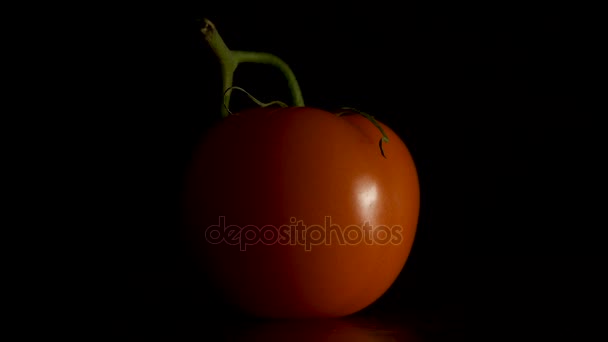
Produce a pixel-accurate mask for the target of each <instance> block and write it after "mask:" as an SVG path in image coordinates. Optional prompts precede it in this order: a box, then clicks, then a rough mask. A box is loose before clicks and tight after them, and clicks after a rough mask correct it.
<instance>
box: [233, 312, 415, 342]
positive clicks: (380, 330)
mask: <svg viewBox="0 0 608 342" xmlns="http://www.w3.org/2000/svg"><path fill="white" fill-rule="evenodd" d="M228 334H229V335H230V336H229V338H228V340H231V341H269V342H271V341H345V342H357V341H421V340H420V339H418V338H416V337H415V335H414V332H413V331H412V330H411V329H408V328H406V327H404V326H399V325H389V324H384V323H381V322H378V321H375V320H371V319H366V318H343V319H326V320H299V321H260V322H256V323H251V322H250V323H243V324H241V325H240V326H239V327H238V328H236V329H234V330H232V331H231V332H228ZM227 337H228V336H227Z"/></svg>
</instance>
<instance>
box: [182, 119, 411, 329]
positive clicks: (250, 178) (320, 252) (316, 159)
mask: <svg viewBox="0 0 608 342" xmlns="http://www.w3.org/2000/svg"><path fill="white" fill-rule="evenodd" d="M380 125H381V126H382V127H383V129H384V130H385V132H386V134H387V136H388V138H389V139H390V141H389V142H388V143H384V144H383V148H384V153H385V155H386V158H385V157H383V156H382V154H381V153H380V148H379V146H378V141H379V140H380V138H381V137H382V135H381V133H380V131H379V130H378V128H376V127H375V126H374V125H373V124H372V123H371V122H370V121H369V120H368V119H366V118H365V117H363V116H360V115H345V116H340V117H338V116H336V115H335V114H332V113H329V112H326V111H323V110H320V109H315V108H309V107H289V108H279V109H277V108H259V109H252V110H247V111H244V112H241V113H238V114H236V115H231V116H228V117H227V118H225V119H224V120H223V121H222V122H221V123H220V124H219V125H217V126H216V127H214V128H213V129H212V130H211V131H210V132H209V133H208V134H207V135H206V138H205V139H204V141H203V142H202V143H201V145H200V146H199V149H198V150H197V151H196V153H195V155H194V159H193V163H192V167H191V169H190V171H189V176H188V180H187V183H186V197H185V202H184V204H185V206H184V208H185V216H186V221H187V224H188V228H189V231H190V233H191V240H192V242H193V243H194V244H195V246H196V248H197V250H198V251H200V253H201V254H200V258H201V262H202V263H203V264H204V265H205V266H206V268H207V271H208V272H209V274H210V275H211V278H212V279H213V280H214V281H215V282H216V284H217V285H218V287H220V288H221V289H222V290H223V291H224V292H225V293H224V296H226V298H228V299H229V300H230V301H231V302H233V303H234V304H235V305H236V306H238V307H239V308H240V309H241V310H243V311H244V312H246V313H249V314H252V315H255V316H261V317H277V318H291V317H340V316H345V315H348V314H351V313H354V312H356V311H359V310H361V309H363V308H365V307H366V306H368V305H369V304H371V303H372V302H373V301H375V300H376V299H377V298H379V297H380V296H381V295H382V294H383V293H384V292H385V291H386V290H387V289H388V288H389V286H390V285H391V284H392V283H393V282H394V280H395V279H396V277H397V275H398V274H399V272H400V271H401V269H402V268H403V266H404V264H405V262H406V259H407V257H408V255H409V253H410V250H411V247H412V243H413V240H414V236H415V232H416V225H417V221H418V212H419V204H420V201H419V198H420V194H419V185H418V177H417V173H416V168H415V165H414V162H413V160H412V157H411V155H410V153H409V151H408V149H407V147H406V146H405V145H404V144H403V142H402V141H401V140H400V139H399V137H398V136H397V135H396V134H395V133H394V132H393V131H392V130H391V129H390V128H388V127H387V126H385V125H383V124H381V123H380ZM220 217H224V223H225V226H229V225H234V226H237V227H241V228H242V227H245V226H247V225H254V226H256V227H258V228H261V227H263V226H266V225H272V226H274V227H280V226H282V225H290V224H292V221H290V219H291V218H295V219H296V220H297V221H302V222H303V223H304V224H305V225H309V226H310V225H320V226H324V224H325V222H326V221H325V220H326V217H330V219H331V223H332V224H334V225H339V228H338V229H340V230H341V231H344V229H345V228H346V227H347V226H349V225H358V226H362V225H363V224H364V222H366V221H367V222H369V226H371V228H372V230H373V229H374V228H375V227H377V226H379V225H385V226H387V227H389V228H390V227H394V226H400V227H402V230H401V233H400V234H396V235H394V239H392V240H394V241H392V240H391V243H388V244H384V245H380V244H373V243H371V244H370V243H364V242H362V243H357V244H339V243H337V240H332V241H331V243H330V244H322V245H313V246H311V248H310V250H305V248H304V246H302V245H299V244H298V245H290V244H287V245H285V244H280V243H273V244H263V243H257V244H252V245H247V246H245V247H246V250H244V251H243V250H241V249H240V248H239V247H240V246H239V245H230V244H228V243H218V244H212V243H209V242H208V240H207V237H206V236H205V229H206V228H207V227H209V226H212V225H218V223H219V222H220V219H219V218H220ZM397 235H400V236H401V239H398V238H397ZM233 241H234V240H233Z"/></svg>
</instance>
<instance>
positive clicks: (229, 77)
mask: <svg viewBox="0 0 608 342" xmlns="http://www.w3.org/2000/svg"><path fill="white" fill-rule="evenodd" d="M201 32H202V33H203V36H204V37H205V40H206V41H207V44H208V45H209V47H210V48H211V50H212V51H213V53H215V55H216V56H217V58H218V59H219V61H220V66H221V68H222V83H223V93H224V94H225V97H224V103H225V104H227V103H230V93H229V92H227V90H228V89H229V88H231V87H232V83H233V79H234V72H235V70H236V68H237V66H238V65H239V64H240V63H259V64H268V65H272V66H274V67H276V68H278V69H279V70H280V71H281V72H282V73H283V75H284V76H285V78H286V79H287V86H288V87H289V90H290V92H291V97H292V101H293V104H294V106H296V107H304V99H303V98H302V91H301V90H300V86H299V85H298V81H297V80H296V77H295V75H294V73H293V71H292V70H291V69H290V68H289V66H288V65H287V63H285V62H284V61H283V60H281V59H280V58H279V57H277V56H275V55H272V54H269V53H263V52H251V51H231V50H230V49H229V48H228V47H227V46H226V43H224V40H223V39H222V37H221V36H220V34H219V33H218V31H217V29H216V28H215V25H214V24H213V23H212V22H211V21H209V20H208V19H205V26H204V27H203V28H202V29H201ZM228 115H229V111H228V108H227V105H224V106H222V117H226V116H228Z"/></svg>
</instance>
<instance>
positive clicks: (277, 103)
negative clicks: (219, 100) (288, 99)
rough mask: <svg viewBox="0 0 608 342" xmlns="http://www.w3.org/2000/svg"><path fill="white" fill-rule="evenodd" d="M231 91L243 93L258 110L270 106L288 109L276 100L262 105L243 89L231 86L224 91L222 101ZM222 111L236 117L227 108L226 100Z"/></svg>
mask: <svg viewBox="0 0 608 342" xmlns="http://www.w3.org/2000/svg"><path fill="white" fill-rule="evenodd" d="M232 90H239V91H242V92H243V93H245V95H247V97H249V99H250V100H251V101H253V102H255V104H257V105H258V106H260V108H266V107H270V106H273V105H278V106H279V107H281V108H286V107H289V106H288V105H287V104H285V103H284V102H282V101H278V100H277V101H270V102H267V103H264V102H262V101H260V100H258V99H257V98H255V96H253V95H251V94H250V93H249V92H248V91H246V90H245V89H243V88H241V87H236V86H232V87H230V88H228V89H226V91H225V92H224V99H226V98H227V95H228V94H229V93H230V92H232ZM224 109H225V110H226V112H227V113H228V114H229V115H236V114H234V113H232V111H231V110H230V108H228V101H226V100H224Z"/></svg>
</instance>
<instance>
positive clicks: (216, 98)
mask: <svg viewBox="0 0 608 342" xmlns="http://www.w3.org/2000/svg"><path fill="white" fill-rule="evenodd" d="M367 6H369V5H354V4H351V5H349V7H348V8H339V9H333V10H332V9H329V8H322V9H321V8H318V7H314V6H310V7H306V8H303V7H305V6H294V7H292V6H287V5H284V6H278V7H275V8H271V7H257V8H256V7H254V6H251V5H250V6H249V7H247V6H245V7H243V5H240V4H239V5H237V4H234V5H231V6H228V5H227V6H225V8H220V7H219V6H215V7H210V6H205V5H197V6H185V7H183V8H177V6H174V7H171V8H168V7H167V6H166V5H165V6H158V7H153V6H150V7H147V8H145V9H139V10H137V11H135V13H132V12H131V11H128V13H127V12H125V13H122V14H121V13H118V17H119V18H117V19H115V20H114V19H112V20H109V22H108V23H107V25H109V26H110V27H111V28H115V29H116V30H115V31H116V32H114V31H112V35H111V36H108V38H107V41H104V42H102V43H104V45H103V46H106V44H107V45H108V46H111V47H112V48H110V49H104V48H100V49H99V51H95V52H94V53H96V54H97V57H101V60H103V63H100V65H98V66H97V70H98V71H101V73H100V74H101V75H100V76H102V77H101V80H102V81H100V82H102V83H103V82H105V84H106V86H105V87H102V88H103V91H102V94H101V95H102V96H101V97H100V100H99V101H100V102H99V106H98V108H100V109H101V110H100V111H99V113H100V114H99V121H104V123H107V124H108V125H107V126H109V130H107V131H105V132H104V136H105V140H104V142H103V143H102V144H101V145H102V146H101V147H102V149H103V151H104V155H103V156H104V157H107V159H103V161H104V162H102V163H100V165H101V166H100V169H102V170H103V172H102V174H103V176H102V177H101V178H100V184H102V189H101V190H102V191H101V193H103V195H100V198H102V201H101V203H103V204H102V207H103V210H104V211H105V212H106V213H109V215H106V217H108V218H109V221H108V227H110V228H112V229H109V230H108V231H110V232H112V234H113V235H111V244H110V245H108V248H107V249H106V254H105V257H106V258H107V259H106V260H109V261H111V262H110V263H109V265H110V275H111V277H110V278H109V279H110V284H109V286H110V287H109V288H111V289H112V290H113V291H115V292H112V293H113V295H112V297H113V298H114V299H117V301H116V302H115V305H116V306H115V310H116V313H117V317H119V318H120V320H119V321H120V322H121V323H120V324H119V326H120V327H121V328H125V327H129V326H131V325H133V324H134V322H139V323H141V324H142V325H141V326H142V327H147V328H150V329H159V328H162V327H165V328H167V329H169V330H170V329H171V327H173V326H174V323H175V322H178V321H179V322H183V321H192V322H199V323H200V321H199V319H201V318H202V317H222V315H224V314H225V310H224V308H225V307H224V306H223V305H222V304H221V302H219V301H218V300H217V298H215V296H214V295H213V293H211V292H209V291H210V290H209V288H208V287H206V282H205V279H204V276H202V275H201V274H199V273H198V272H197V270H196V268H195V267H194V266H193V265H192V263H191V261H190V260H189V259H188V257H187V255H186V254H185V253H184V251H183V247H182V245H181V241H180V239H179V234H178V229H179V202H178V198H179V191H180V189H181V188H180V187H181V185H182V184H181V181H182V176H183V172H184V170H185V167H186V165H187V162H188V158H189V156H190V153H191V151H192V148H193V147H194V145H195V144H196V141H197V139H199V138H200V137H201V135H202V134H203V133H204V130H205V128H206V127H209V125H211V124H212V123H213V122H214V120H217V119H218V117H219V106H220V104H221V80H220V78H219V65H218V64H217V61H216V60H215V58H214V56H213V55H212V54H211V52H210V51H209V50H208V49H207V48H206V46H205V45H204V41H203V39H202V36H201V34H200V25H201V24H200V19H202V18H204V17H207V18H209V19H211V20H212V21H213V22H214V23H215V24H216V26H217V28H218V30H219V32H220V33H221V35H222V36H223V38H224V41H225V42H226V44H227V45H228V46H229V47H230V48H232V49H237V50H254V51H255V50H257V51H264V52H270V53H273V54H276V55H277V56H279V57H281V58H282V59H283V60H284V61H286V62H287V63H288V64H289V65H290V66H291V68H292V69H293V71H294V72H295V74H296V76H297V77H298V81H299V83H300V86H301V88H302V91H303V94H304V99H305V101H306V103H307V105H309V106H314V107H320V108H327V109H331V108H335V107H339V106H350V107H356V108H359V109H361V110H364V111H367V112H370V113H372V114H373V115H374V116H375V117H376V118H377V119H379V120H380V121H382V122H384V123H386V124H387V125H389V126H390V127H392V128H393V129H394V130H395V131H396V132H397V133H398V134H399V135H400V136H401V138H402V140H403V141H404V142H405V143H406V145H407V146H408V147H409V149H410V151H411V153H412V155H413V158H414V160H415V162H416V166H417V168H418V172H419V177H420V183H421V192H422V202H421V213H420V223H419V226H418V233H417V237H416V241H415V244H414V248H413V251H412V254H411V256H410V258H409V260H408V262H407V264H406V266H405V268H404V270H403V272H402V274H401V276H400V277H399V279H398V280H397V282H396V283H395V284H394V286H393V287H392V288H391V289H390V290H389V292H387V293H386V295H385V296H383V297H382V298H381V299H380V300H379V301H378V302H377V303H374V304H373V305H372V306H371V307H370V308H368V309H366V311H365V312H366V313H369V314H371V315H373V314H375V313H377V312H380V313H387V312H388V313H398V314H405V313H408V314H409V313H412V314H413V316H414V317H432V319H436V320H440V321H442V322H444V321H449V322H458V324H459V326H460V325H461V326H463V327H464V326H480V327H481V326H485V323H483V324H482V323H481V322H487V321H488V319H489V320H490V321H491V320H495V321H496V320H499V319H498V317H505V316H508V317H510V318H509V322H511V323H512V324H514V325H519V324H525V323H529V322H530V320H532V321H534V320H536V319H538V317H537V315H536V314H535V312H537V310H541V309H542V310H543V311H551V310H552V308H554V307H556V306H557V304H556V303H555V302H554V301H553V300H552V299H551V298H552V297H551V295H550V294H549V292H547V288H548V287H551V286H552V285H551V284H553V282H552V281H551V280H549V279H554V278H555V277H557V276H556V274H557V273H559V272H558V271H557V270H558V269H560V268H561V267H563V262H564V259H565V257H564V256H563V255H562V256H560V254H558V253H556V251H557V250H558V249H559V247H556V245H555V244H554V243H553V239H554V237H556V238H557V236H560V235H561V234H562V232H563V231H564V230H563V229H562V228H561V226H560V224H563V222H561V218H556V215H555V213H556V212H559V209H558V206H559V203H560V196H561V194H562V193H563V192H564V191H566V188H567V187H568V185H565V184H563V182H561V181H560V179H562V178H563V176H564V175H565V174H567V170H566V166H565V165H564V162H563V160H562V156H563V155H565V154H566V155H567V154H569V153H570V151H569V150H568V149H569V148H570V147H569V145H568V144H565V143H563V141H564V139H566V140H567V139H568V137H567V136H564V135H561V133H560V132H563V130H561V128H562V127H563V126H564V121H565V120H566V119H564V118H562V116H563V115H564V114H565V113H566V112H567V108H570V106H571V105H572V102H573V99H572V98H571V97H570V94H571V93H570V91H569V90H570V87H572V85H571V84H569V83H568V82H567V81H566V80H567V79H568V77H569V73H570V72H571V70H570V69H569V68H568V67H567V66H568V63H569V60H568V58H569V52H570V49H571V45H570V43H571V42H572V41H574V40H575V39H576V37H575V36H574V34H573V33H572V31H571V28H570V26H569V25H570V24H571V21H572V20H573V18H572V15H569V14H568V13H567V11H565V10H564V9H560V8H543V9H533V8H498V7H496V8H490V7H486V8H480V7H470V8H467V7H462V6H456V5H453V6H448V7H440V6H437V7H431V6H428V7H416V6H412V5H404V7H399V8H398V7H397V5H394V6H390V7H380V6H378V7H377V8H369V7H367ZM115 14H116V13H115ZM113 18H114V17H113ZM100 46H101V45H100ZM556 70H559V72H556ZM282 82H283V80H282V78H281V77H280V75H278V74H277V73H276V71H275V70H273V69H271V68H263V67H254V66H247V67H246V66H243V67H241V68H239V71H238V72H237V76H236V84H235V85H240V86H242V87H244V88H245V89H247V90H249V91H250V92H251V93H252V94H254V95H255V96H257V97H258V98H260V99H262V100H263V101H270V100H273V99H277V98H278V99H281V100H284V101H289V99H288V98H287V97H286V94H287V93H286V89H285V86H284V83H282ZM235 98H236V100H237V102H235V106H238V105H239V103H240V102H238V100H239V99H238V96H237V95H235ZM242 103H246V102H242ZM241 105H242V104H241ZM556 142H558V143H557V144H558V145H559V146H560V147H559V148H557V149H556V148H555V146H556ZM555 184H560V186H555ZM104 196H105V197H104ZM244 286H246V285H244ZM509 310H511V311H509ZM508 312H515V314H511V313H508ZM429 319H431V318H429ZM193 324H196V323H193ZM201 324H202V323H201ZM147 328H146V329H147Z"/></svg>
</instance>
